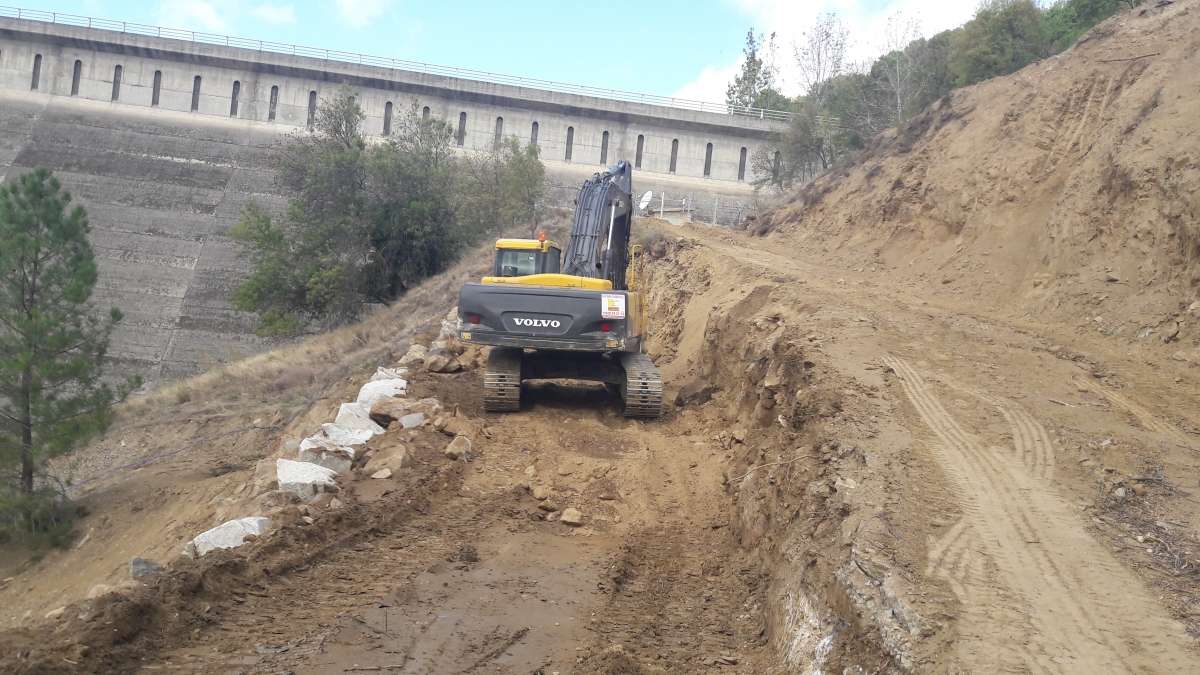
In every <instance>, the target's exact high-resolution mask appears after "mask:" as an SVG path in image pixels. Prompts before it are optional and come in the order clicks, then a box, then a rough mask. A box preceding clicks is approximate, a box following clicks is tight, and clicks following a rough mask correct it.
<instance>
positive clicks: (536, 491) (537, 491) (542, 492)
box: [533, 485, 550, 501]
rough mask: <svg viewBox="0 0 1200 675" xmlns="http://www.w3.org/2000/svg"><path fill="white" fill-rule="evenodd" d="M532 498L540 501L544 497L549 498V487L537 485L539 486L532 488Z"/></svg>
mask: <svg viewBox="0 0 1200 675" xmlns="http://www.w3.org/2000/svg"><path fill="white" fill-rule="evenodd" d="M533 498H534V499H536V500H538V501H542V500H544V499H549V498H550V489H549V488H547V487H546V486H545V485H539V486H537V487H535V488H533Z"/></svg>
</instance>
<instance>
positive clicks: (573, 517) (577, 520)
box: [559, 508, 583, 525]
mask: <svg viewBox="0 0 1200 675" xmlns="http://www.w3.org/2000/svg"><path fill="white" fill-rule="evenodd" d="M559 520H561V521H563V522H564V523H566V524H567V525H582V524H583V514H582V513H580V512H579V510H578V509H574V508H568V509H567V510H566V511H563V512H562V517H561V518H560V519H559Z"/></svg>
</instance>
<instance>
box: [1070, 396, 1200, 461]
mask: <svg viewBox="0 0 1200 675" xmlns="http://www.w3.org/2000/svg"><path fill="white" fill-rule="evenodd" d="M1090 386H1092V387H1094V388H1095V389H1096V391H1098V392H1100V394H1101V395H1103V396H1104V397H1105V398H1107V399H1108V400H1109V401H1112V402H1113V404H1115V405H1116V406H1118V407H1120V408H1123V409H1124V410H1125V411H1126V412H1128V413H1129V414H1131V415H1133V416H1134V417H1136V418H1137V419H1138V421H1139V422H1141V423H1142V426H1143V427H1145V428H1146V429H1147V430H1149V431H1153V432H1156V433H1158V434H1161V435H1162V436H1166V437H1167V438H1169V439H1171V440H1172V441H1174V442H1176V443H1178V444H1179V445H1181V446H1183V447H1185V448H1188V449H1190V450H1195V449H1196V445H1195V444H1194V443H1193V442H1192V440H1191V439H1190V438H1188V437H1187V436H1185V435H1183V432H1181V431H1179V429H1176V428H1175V427H1174V426H1172V425H1170V424H1167V423H1166V422H1163V421H1162V420H1160V419H1159V418H1158V417H1157V416H1156V415H1155V414H1154V413H1152V412H1150V411H1149V410H1146V409H1145V408H1143V407H1142V406H1140V405H1138V404H1136V403H1134V402H1133V401H1130V400H1129V399H1127V398H1125V397H1124V396H1121V395H1120V394H1118V393H1117V392H1115V391H1113V390H1111V389H1109V388H1108V387H1105V386H1104V385H1102V384H1100V383H1099V382H1098V381H1096V380H1094V379H1093V380H1092V381H1091V382H1090Z"/></svg>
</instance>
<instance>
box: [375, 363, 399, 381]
mask: <svg viewBox="0 0 1200 675" xmlns="http://www.w3.org/2000/svg"><path fill="white" fill-rule="evenodd" d="M406 375H408V368H384V367H383V366H380V367H379V368H378V369H377V370H376V371H375V374H374V375H372V376H371V381H372V382H379V381H380V380H400V379H404V377H405V376H406Z"/></svg>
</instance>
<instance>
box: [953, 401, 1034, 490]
mask: <svg viewBox="0 0 1200 675" xmlns="http://www.w3.org/2000/svg"><path fill="white" fill-rule="evenodd" d="M945 382H946V385H947V386H950V387H953V388H954V389H957V390H959V391H961V392H963V393H965V394H970V395H971V396H974V397H975V398H977V399H979V400H981V401H983V402H985V403H988V404H990V405H992V406H995V408H996V409H997V410H998V411H1000V414H1001V415H1003V416H1004V419H1005V421H1007V422H1008V425H1009V427H1011V428H1012V435H1013V445H1014V446H1015V450H1016V456H1017V459H1018V461H1020V462H1021V463H1023V464H1024V465H1025V468H1026V469H1028V471H1029V475H1031V476H1033V477H1034V478H1042V479H1045V480H1050V479H1052V478H1054V451H1053V447H1052V446H1051V445H1050V435H1049V434H1047V433H1046V428H1045V427H1043V426H1042V424H1041V422H1038V421H1037V420H1036V419H1035V418H1034V417H1033V416H1032V415H1030V414H1029V413H1028V412H1026V411H1025V410H1024V409H1023V408H1021V407H1020V406H1018V405H1016V404H1014V403H1011V402H1009V401H1005V400H1003V399H1001V398H997V397H995V396H989V395H987V394H984V393H981V392H978V391H975V390H974V389H971V388H970V387H965V386H963V385H961V384H957V383H954V382H950V381H948V380H947V381H945Z"/></svg>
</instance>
